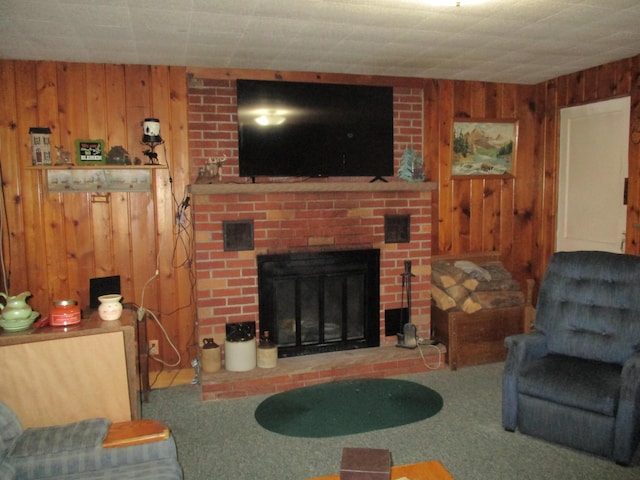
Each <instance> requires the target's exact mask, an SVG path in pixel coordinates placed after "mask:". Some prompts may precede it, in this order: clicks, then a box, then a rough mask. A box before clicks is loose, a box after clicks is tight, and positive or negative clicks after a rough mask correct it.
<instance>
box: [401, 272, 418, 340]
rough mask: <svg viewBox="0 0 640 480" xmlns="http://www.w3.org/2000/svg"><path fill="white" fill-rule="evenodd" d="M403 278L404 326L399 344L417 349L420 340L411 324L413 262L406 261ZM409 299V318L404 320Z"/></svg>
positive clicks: (402, 322)
mask: <svg viewBox="0 0 640 480" xmlns="http://www.w3.org/2000/svg"><path fill="white" fill-rule="evenodd" d="M401 277H402V293H401V297H400V325H402V333H400V332H398V334H397V336H398V344H397V345H396V347H400V348H411V349H413V348H416V347H417V346H418V338H417V335H416V326H415V325H414V324H413V323H411V278H412V277H415V275H414V274H413V273H411V260H405V262H404V272H403V273H402V275H401ZM405 297H406V299H407V308H406V313H407V318H406V319H405V318H404V314H405V308H404V299H405Z"/></svg>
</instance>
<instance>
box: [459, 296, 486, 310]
mask: <svg viewBox="0 0 640 480" xmlns="http://www.w3.org/2000/svg"><path fill="white" fill-rule="evenodd" d="M460 309H461V310H462V311H463V312H465V313H475V312H477V311H478V310H482V305H481V304H480V303H478V302H476V301H475V300H474V299H473V298H471V296H469V297H467V298H466V300H465V301H464V302H463V303H462V306H461V307H460Z"/></svg>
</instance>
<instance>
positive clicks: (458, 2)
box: [426, 0, 487, 7]
mask: <svg viewBox="0 0 640 480" xmlns="http://www.w3.org/2000/svg"><path fill="white" fill-rule="evenodd" d="M486 1H487V0H426V3H427V4H429V5H433V6H434V7H463V6H469V5H478V4H480V3H485V2H486Z"/></svg>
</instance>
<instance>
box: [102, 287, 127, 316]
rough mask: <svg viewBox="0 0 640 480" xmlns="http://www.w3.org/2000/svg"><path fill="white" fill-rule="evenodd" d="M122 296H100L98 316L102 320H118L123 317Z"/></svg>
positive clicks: (112, 294) (113, 294) (111, 294)
mask: <svg viewBox="0 0 640 480" xmlns="http://www.w3.org/2000/svg"><path fill="white" fill-rule="evenodd" d="M120 300H122V295H120V294H119V293H110V294H107V295H100V296H99V297H98V301H99V302H100V306H98V315H100V318H101V319H102V320H118V319H119V318H120V315H122V304H121V303H120Z"/></svg>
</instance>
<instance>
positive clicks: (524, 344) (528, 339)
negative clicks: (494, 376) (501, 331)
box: [504, 332, 548, 369]
mask: <svg viewBox="0 0 640 480" xmlns="http://www.w3.org/2000/svg"><path fill="white" fill-rule="evenodd" d="M504 344H505V346H506V347H507V349H508V351H509V352H508V355H507V363H512V364H513V365H512V366H518V368H519V366H522V365H524V364H526V363H529V362H530V361H532V360H535V359H536V358H541V357H545V356H546V355H547V354H548V349H547V339H546V337H545V336H544V335H543V334H542V333H540V332H531V333H521V334H519V335H511V336H509V337H507V338H505V340H504ZM506 368H507V367H506V365H505V369H506Z"/></svg>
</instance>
